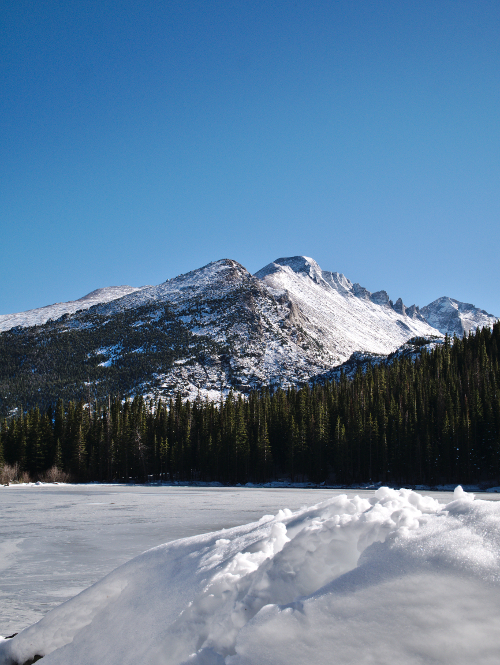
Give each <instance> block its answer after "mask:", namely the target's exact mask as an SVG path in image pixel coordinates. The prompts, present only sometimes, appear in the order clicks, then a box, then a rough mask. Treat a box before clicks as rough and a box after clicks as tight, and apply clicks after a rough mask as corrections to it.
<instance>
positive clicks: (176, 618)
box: [0, 488, 500, 665]
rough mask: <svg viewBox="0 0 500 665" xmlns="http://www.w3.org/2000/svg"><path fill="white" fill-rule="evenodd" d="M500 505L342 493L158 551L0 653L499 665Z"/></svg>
mask: <svg viewBox="0 0 500 665" xmlns="http://www.w3.org/2000/svg"><path fill="white" fill-rule="evenodd" d="M499 554H500V504H499V503H497V502H487V501H478V500H474V496H473V495H468V494H466V493H465V492H463V490H462V489H461V488H457V489H456V490H455V495H454V500H453V501H452V502H451V503H449V504H447V505H444V504H440V503H438V502H437V501H436V500H435V499H432V498H430V497H424V496H422V495H420V494H418V493H416V492H412V491H410V490H404V489H402V490H399V491H396V490H391V489H387V488H381V489H379V490H377V492H375V494H374V496H373V497H372V498H371V499H364V498H360V497H354V498H348V497H347V496H346V495H340V496H335V497H333V498H332V499H329V500H328V501H325V502H323V503H320V504H317V505H315V506H312V507H310V508H304V509H302V510H299V511H297V512H294V513H292V512H291V511H289V510H286V509H285V510H280V511H279V512H278V514H277V515H276V516H265V517H263V518H262V519H261V520H260V521H259V522H254V523H252V524H248V525H245V526H241V527H236V528H233V529H228V530H223V531H220V532H217V533H211V534H206V535H202V536H196V537H192V538H186V539H182V540H178V541H175V542H173V543H169V544H167V545H162V546H160V547H157V548H154V549H152V550H149V551H148V552H145V553H144V554H142V555H140V556H138V557H136V558H135V559H133V560H132V561H130V562H128V563H126V564H125V565H123V566H120V567H119V568H117V569H116V570H115V571H114V572H112V573H111V574H109V575H108V576H106V577H105V578H104V579H103V580H101V581H100V582H98V583H97V584H95V585H93V586H92V587H90V588H89V589H87V590H85V591H83V592H82V593H81V594H79V595H78V596H76V597H75V598H73V599H72V600H70V601H68V602H66V603H64V604H63V605H61V606H60V607H58V608H56V609H55V610H53V611H52V612H50V613H48V614H47V615H46V616H45V617H44V618H43V619H42V620H41V621H40V622H39V623H37V624H35V625H34V626H31V627H29V628H27V629H26V630H24V631H22V632H21V633H20V634H19V635H18V636H17V637H15V638H13V639H10V640H5V641H3V642H1V643H0V664H1V665H8V664H11V663H24V662H25V661H26V660H28V659H30V658H33V656H34V655H35V654H39V655H42V656H45V658H44V665H45V663H47V665H49V664H54V665H55V664H61V665H62V664H63V663H64V664H67V663H72V664H73V665H95V663H106V665H114V664H116V665H118V664H120V665H127V664H131V665H132V664H134V665H137V664H138V663H148V664H151V665H155V664H158V665H166V664H171V665H174V664H175V665H180V664H185V665H187V664H188V663H189V664H190V665H254V664H255V665H265V664H266V663H269V664H271V663H272V664H273V665H279V664H281V663H283V664H285V663H286V665H295V664H297V665H299V664H300V665H303V664H304V663H313V664H315V663H318V664H319V663H338V664H342V665H349V664H351V663H352V664H353V665H354V664H356V665H360V664H363V663H378V664H385V663H387V664H392V663H405V665H413V664H415V665H416V664H423V663H433V664H434V663H436V664H437V663H443V664H444V663H450V664H451V663H453V665H460V664H462V663H463V664H465V663H467V664H469V663H470V662H480V663H481V664H482V665H488V664H489V663H491V664H493V663H497V662H498V649H499V647H500V631H499V628H500V614H499V610H500V593H499V591H500V589H499V584H500V576H499V573H500V561H499Z"/></svg>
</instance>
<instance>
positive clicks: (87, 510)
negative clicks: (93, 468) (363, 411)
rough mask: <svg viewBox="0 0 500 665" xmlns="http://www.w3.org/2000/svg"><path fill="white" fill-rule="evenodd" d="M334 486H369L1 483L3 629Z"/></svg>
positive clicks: (328, 493) (313, 499) (445, 497)
mask: <svg viewBox="0 0 500 665" xmlns="http://www.w3.org/2000/svg"><path fill="white" fill-rule="evenodd" d="M341 493H342V494H347V495H348V496H351V497H352V496H355V495H359V496H362V497H371V496H372V495H373V492H372V491H367V490H352V491H346V490H343V491H339V490H307V489H277V488H276V489H275V488H272V489H259V488H245V487H242V488H220V487H206V488H199V487H142V486H136V487H128V486H103V485H100V486H99V485H94V486H92V485H86V486H49V485H46V486H19V487H9V488H0V515H1V519H0V635H10V634H11V633H14V632H18V631H19V630H21V629H22V628H24V627H26V626H29V625H31V624H33V623H34V622H35V621H38V620H39V619H41V618H42V616H43V615H44V614H45V613H46V612H48V611H49V610H50V609H52V608H53V607H55V606H57V605H59V604H60V603H61V602H63V601H65V600H67V599H68V598H71V597H72V596H74V595H76V594H77V593H79V592H80V591H82V590H83V589H85V588H87V587H88V586H89V585H91V584H93V583H94V582H96V581H98V580H99V579H101V578H102V577H103V576H104V575H106V574H107V573H109V572H110V571H111V570H113V569H115V568H116V567H117V566H119V565H120V564H122V563H124V562H126V561H128V560H129V559H131V558H132V557H134V556H136V555H137V554H140V553H141V552H144V551H145V550H147V549H150V548H152V547H155V546H157V545H160V544H162V543H166V542H169V541H172V540H175V539H178V538H183V537H186V536H193V535H196V534H201V533H207V532H210V531H216V530H219V529H222V528H230V527H233V526H236V525H240V524H247V523H249V522H252V521H254V520H258V519H259V518H261V517H262V516H263V515H266V514H267V515H269V514H276V513H277V512H278V510H280V509H282V508H289V509H290V510H296V509H298V508H300V507H303V506H309V505H312V504H316V503H318V502H320V501H323V500H325V499H327V498H330V497H332V496H334V495H336V494H341ZM422 494H427V495H430V496H433V497H434V498H437V499H438V500H439V501H441V502H443V503H446V502H448V501H450V500H451V497H452V493H446V492H425V493H424V492H422ZM498 498H499V496H498V495H484V494H482V495H481V499H498Z"/></svg>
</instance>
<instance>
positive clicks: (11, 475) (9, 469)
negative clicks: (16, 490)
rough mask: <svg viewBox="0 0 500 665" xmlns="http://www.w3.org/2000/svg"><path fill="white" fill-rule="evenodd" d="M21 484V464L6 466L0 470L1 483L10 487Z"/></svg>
mask: <svg viewBox="0 0 500 665" xmlns="http://www.w3.org/2000/svg"><path fill="white" fill-rule="evenodd" d="M18 482H19V464H17V462H16V463H15V464H12V465H11V464H5V465H4V466H3V467H2V468H1V469H0V483H2V485H8V484H9V483H18Z"/></svg>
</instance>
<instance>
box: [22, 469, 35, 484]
mask: <svg viewBox="0 0 500 665" xmlns="http://www.w3.org/2000/svg"><path fill="white" fill-rule="evenodd" d="M19 482H20V483H31V482H32V480H31V476H30V474H29V473H28V472H27V471H23V472H22V473H21V474H20V475H19Z"/></svg>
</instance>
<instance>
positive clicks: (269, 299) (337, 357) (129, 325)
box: [0, 256, 494, 411]
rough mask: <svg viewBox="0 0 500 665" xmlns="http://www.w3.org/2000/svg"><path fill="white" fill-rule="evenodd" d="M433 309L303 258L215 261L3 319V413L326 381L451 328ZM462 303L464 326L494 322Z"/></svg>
mask: <svg viewBox="0 0 500 665" xmlns="http://www.w3.org/2000/svg"><path fill="white" fill-rule="evenodd" d="M450 302H454V303H456V301H450ZM434 304H435V303H433V305H434ZM456 304H457V307H458V310H459V311H460V312H462V309H463V308H462V309H460V308H461V307H462V303H456ZM431 307H432V306H431V305H429V306H428V308H424V309H423V310H419V309H418V307H415V306H414V305H413V306H411V307H405V305H404V304H403V302H402V300H401V299H399V300H397V301H396V303H393V302H392V301H391V300H390V299H389V296H388V295H387V293H386V292H385V291H378V292H376V293H370V292H369V291H368V290H367V289H365V288H363V287H362V286H360V285H359V284H353V283H352V282H350V281H349V280H348V279H347V278H346V277H345V276H344V275H342V274H340V273H336V272H328V271H324V270H322V269H321V268H320V267H319V265H318V264H317V263H316V262H315V261H314V260H313V259H310V258H307V257H303V256H296V257H290V258H282V259H277V260H276V261H274V262H273V263H270V264H269V265H267V266H265V267H264V268H263V269H262V270H260V271H259V272H257V273H256V274H255V275H251V274H250V273H249V272H248V271H247V270H246V269H245V268H244V267H243V266H242V265H240V264H239V263H237V262H236V261H233V260H231V259H223V260H220V261H215V262H213V263H209V264H208V265H206V266H204V267H202V268H199V269H197V270H193V271H192V272H189V273H186V274H185V275H180V276H178V277H175V278H173V279H169V280H167V281H166V282H164V283H163V284H159V285H158V286H146V287H143V288H140V289H135V288H133V287H110V288H109V289H100V290H99V291H96V292H93V293H91V294H89V295H88V296H86V297H84V298H81V299H80V300H77V301H74V302H72V303H62V304H59V305H52V306H50V307H47V308H42V309H40V310H32V311H31V312H24V313H23V314H16V315H10V316H4V317H0V330H4V331H6V332H4V333H3V335H2V340H1V341H2V344H3V346H2V349H3V351H2V353H3V355H4V367H5V371H3V370H2V369H1V367H0V370H1V371H0V410H3V411H7V410H8V408H14V407H15V406H16V405H17V404H18V403H23V404H35V403H37V404H45V403H46V404H48V403H52V402H53V401H54V400H55V399H57V398H58V397H61V398H63V399H64V400H68V399H80V398H81V397H83V396H85V395H88V391H89V386H92V390H93V392H94V394H95V396H96V398H103V397H104V398H105V397H106V396H107V395H110V394H111V395H117V394H120V395H134V394H142V395H144V396H151V397H155V398H156V397H160V396H161V397H169V396H172V395H174V394H177V393H178V392H180V393H181V395H182V396H183V397H184V398H190V399H194V398H196V397H197V396H198V395H200V396H201V397H207V398H208V399H218V398H219V397H220V395H221V394H227V393H228V391H229V390H234V391H235V392H241V393H248V392H249V391H250V390H252V389H254V388H259V387H262V386H266V385H267V386H269V385H275V386H278V385H279V386H282V387H288V386H291V385H298V384H303V383H306V382H307V381H311V380H316V379H322V378H334V375H335V372H337V373H338V371H339V369H335V368H339V366H341V365H343V364H344V363H346V361H349V359H351V361H350V362H351V365H353V367H354V366H355V365H356V364H358V361H359V359H360V358H361V360H362V362H368V361H370V355H371V356H372V358H373V359H374V361H379V362H383V361H384V359H385V357H386V356H387V355H388V354H392V353H394V352H395V351H396V350H397V349H399V348H401V347H402V346H403V345H405V344H406V343H407V342H408V341H409V340H411V339H412V338H427V339H429V338H433V339H434V340H436V339H437V338H440V337H442V334H441V333H444V332H450V331H449V330H448V329H447V328H446V327H445V328H443V325H444V324H446V325H448V320H447V319H446V318H444V319H443V318H442V317H441V318H439V317H437V318H436V317H434V318H432V316H431V314H432V312H431V311H430V308H431ZM463 307H465V308H467V307H470V306H465V305H464V306H463ZM463 311H464V312H465V314H467V316H468V317H469V318H468V319H467V325H469V326H474V325H475V323H474V322H477V325H484V324H485V323H486V325H488V324H490V325H491V324H492V323H493V322H494V321H493V320H491V319H487V318H486V319H485V318H484V316H486V317H487V316H488V315H485V313H481V317H483V318H481V317H479V318H478V314H477V312H480V310H475V309H474V308H473V310H472V311H470V310H467V309H465V310H463ZM465 314H463V318H462V319H461V321H464V320H465V318H464V317H465ZM424 317H425V318H424ZM426 319H428V320H426ZM35 324H36V325H38V327H37V328H30V327H26V326H34V325H35ZM13 326H17V327H16V328H15V330H12V331H10V332H8V329H9V328H12V327H13ZM433 326H435V327H433ZM440 331H441V332H440ZM63 333H64V334H63ZM68 349H71V353H68ZM35 351H36V352H35ZM410 352H411V353H413V352H414V350H413V347H412V349H410V350H409V351H408V353H410ZM415 352H416V353H417V352H418V350H417V351H415ZM376 356H377V357H376ZM377 358H378V360H377ZM13 367H14V368H15V371H14V372H12V368H13ZM83 382H85V383H83Z"/></svg>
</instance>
